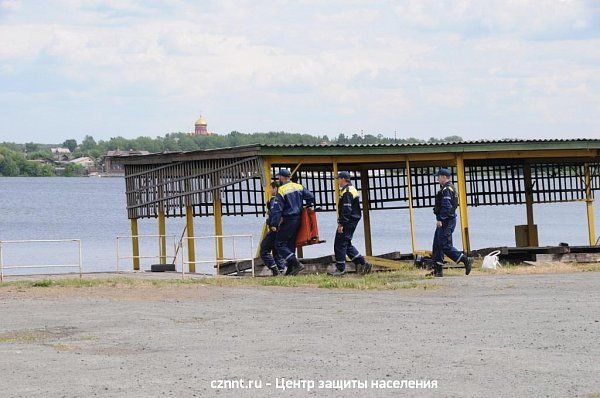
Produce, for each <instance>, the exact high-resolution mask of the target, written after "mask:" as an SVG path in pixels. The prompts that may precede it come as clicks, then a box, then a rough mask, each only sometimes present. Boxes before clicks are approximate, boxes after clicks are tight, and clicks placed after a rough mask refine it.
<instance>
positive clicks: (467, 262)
mask: <svg viewBox="0 0 600 398" xmlns="http://www.w3.org/2000/svg"><path fill="white" fill-rule="evenodd" d="M461 262H462V263H463V264H464V265H465V275H469V274H470V273H471V269H473V257H467V255H464V256H463V258H462V260H461Z"/></svg>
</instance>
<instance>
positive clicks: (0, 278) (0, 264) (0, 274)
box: [0, 239, 83, 282]
mask: <svg viewBox="0 0 600 398" xmlns="http://www.w3.org/2000/svg"><path fill="white" fill-rule="evenodd" d="M61 242H76V243H77V246H78V251H79V261H78V263H77V264H27V265H5V264H4V247H5V245H7V244H22V243H61ZM76 267H77V268H78V269H79V278H81V277H82V273H83V251H82V248H81V239H21V240H0V282H4V270H5V269H31V268H76Z"/></svg>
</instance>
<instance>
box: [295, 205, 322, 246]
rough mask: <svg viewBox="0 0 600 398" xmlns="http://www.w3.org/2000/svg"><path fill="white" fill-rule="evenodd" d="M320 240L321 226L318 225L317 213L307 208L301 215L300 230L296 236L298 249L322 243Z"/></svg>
mask: <svg viewBox="0 0 600 398" xmlns="http://www.w3.org/2000/svg"><path fill="white" fill-rule="evenodd" d="M321 242H323V241H321V240H319V226H318V225H317V213H316V212H315V210H314V209H313V208H312V207H305V208H303V209H302V213H301V214H300V229H298V235H297V236H296V247H302V246H308V245H314V244H317V243H321Z"/></svg>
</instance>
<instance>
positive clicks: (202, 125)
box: [192, 115, 215, 136]
mask: <svg viewBox="0 0 600 398" xmlns="http://www.w3.org/2000/svg"><path fill="white" fill-rule="evenodd" d="M192 135H205V136H209V135H215V133H213V132H211V131H208V124H207V123H206V120H205V119H204V118H203V117H202V115H200V118H199V119H198V120H196V123H195V125H194V132H193V133H192Z"/></svg>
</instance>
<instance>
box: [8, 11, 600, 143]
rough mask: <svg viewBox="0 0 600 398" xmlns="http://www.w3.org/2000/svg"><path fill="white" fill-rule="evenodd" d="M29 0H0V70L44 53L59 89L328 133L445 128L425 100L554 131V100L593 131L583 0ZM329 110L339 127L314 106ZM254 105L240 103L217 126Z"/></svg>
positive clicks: (592, 70) (599, 87)
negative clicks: (3, 12)
mask: <svg viewBox="0 0 600 398" xmlns="http://www.w3.org/2000/svg"><path fill="white" fill-rule="evenodd" d="M32 4H33V3H22V4H19V3H17V2H14V1H8V2H7V1H4V2H2V3H0V7H1V8H3V9H4V8H6V9H10V12H9V13H8V14H7V16H6V18H5V19H4V21H2V20H0V23H1V25H0V67H1V69H0V70H1V71H3V73H6V72H5V71H11V70H12V71H13V72H11V73H13V74H14V70H15V69H16V70H17V72H18V71H19V67H20V66H22V67H25V66H30V67H33V66H37V67H38V68H42V69H43V68H44V65H46V64H51V65H52V68H51V70H52V73H54V74H58V75H59V77H60V78H61V79H64V80H65V81H66V82H67V84H68V82H72V83H73V85H74V86H77V87H76V88H74V87H64V89H62V90H56V94H55V95H56V96H57V97H60V96H64V97H65V98H72V93H73V92H76V93H77V95H78V97H81V96H82V97H85V95H86V93H87V95H88V97H89V98H96V97H98V96H99V95H105V96H110V97H119V96H128V95H131V93H134V94H133V95H136V96H140V97H144V98H145V99H146V100H148V101H153V100H155V101H158V100H160V101H164V100H166V99H167V100H168V99H169V98H171V99H172V100H173V101H183V102H189V103H195V104H198V105H197V106H194V108H195V109H198V108H201V107H202V104H203V103H204V104H206V103H209V104H211V106H213V107H214V109H216V110H217V111H218V112H220V113H221V114H223V115H224V116H225V115H227V114H228V113H229V112H228V111H227V109H225V107H226V106H235V107H238V108H243V107H248V108H252V109H260V110H261V111H262V112H274V113H280V114H284V113H285V114H288V115H289V112H290V109H292V110H293V109H299V110H300V109H301V110H302V113H300V111H298V114H293V112H292V114H291V117H287V119H286V120H285V121H284V123H286V124H285V125H283V126H282V125H273V126H264V125H260V126H258V125H257V126H253V127H251V129H264V128H273V129H277V128H279V127H281V128H288V129H299V128H304V129H306V128H308V129H310V130H309V131H323V130H331V129H337V130H334V131H330V132H331V133H332V134H336V133H337V132H339V131H340V130H345V131H347V130H348V129H349V128H354V126H356V120H358V117H359V115H360V118H361V119H360V120H361V123H365V124H366V125H367V126H369V127H371V128H373V129H379V130H380V131H381V130H383V131H387V132H390V131H394V130H396V129H397V126H398V125H399V124H401V123H403V122H404V121H406V120H409V119H410V120H411V121H412V122H411V123H412V124H411V125H415V123H418V125H419V126H420V127H419V128H422V129H423V131H425V130H426V131H428V132H431V134H433V133H434V132H436V131H439V132H440V134H443V132H444V128H446V126H444V124H443V120H442V121H441V122H440V123H439V124H436V123H437V122H436V121H435V118H432V117H431V115H433V114H439V115H442V116H440V117H439V118H438V119H440V118H441V119H443V115H452V118H455V116H454V115H457V114H458V113H463V114H464V117H465V118H478V119H479V123H480V124H481V123H484V122H485V118H486V117H504V118H506V119H507V120H508V119H511V123H514V122H515V118H516V120H517V122H518V121H519V120H520V121H521V122H522V124H523V125H524V126H525V125H527V124H528V123H531V121H533V120H535V123H542V124H544V123H545V124H546V131H547V132H552V133H553V134H554V133H556V130H555V127H553V126H552V124H553V123H556V121H557V115H559V114H560V118H561V121H563V122H564V121H565V120H569V118H571V119H573V120H575V119H576V118H577V120H586V121H587V122H586V123H587V125H586V128H587V129H588V131H589V132H590V134H592V133H593V131H594V129H595V130H596V131H597V130H598V129H599V128H600V126H599V124H598V123H599V122H598V121H595V120H594V119H593V118H592V117H587V115H589V114H593V113H597V111H599V110H600V94H599V93H600V77H599V76H600V73H599V72H600V67H599V65H598V60H599V59H600V39H599V38H598V37H599V35H598V26H597V22H598V20H599V16H598V9H597V8H593V7H592V6H590V5H589V3H586V2H584V1H562V2H561V1H552V2H548V1H533V0H529V1H508V2H506V1H499V0H498V1H496V0H494V1H489V2H481V1H466V0H461V1H441V2H440V1H416V0H415V1H406V2H402V3H401V5H399V6H397V7H395V8H389V7H387V6H376V5H373V3H371V2H354V3H350V5H348V4H349V3H348V2H341V3H335V2H334V3H327V5H324V4H325V3H319V2H310V1H309V2H304V3H287V2H281V3H280V2H275V3H273V2H258V3H256V2H233V1H225V2H217V1H215V2H207V3H202V4H200V3H195V2H185V1H178V0H171V1H156V2H146V1H144V2H142V1H130V2H126V1H116V0H113V1H81V0H63V1H57V2H56V3H55V4H54V5H55V6H54V7H52V8H50V9H47V8H43V7H36V6H35V5H32ZM43 10H45V11H43ZM43 12H46V14H43ZM582 32H591V33H590V34H588V35H585V34H584V35H582ZM32 65H33V66H32ZM48 73H50V72H48ZM23 84H25V83H23ZM40 90H42V91H44V92H45V90H46V88H40ZM45 93H46V92H45ZM69 93H71V94H69ZM125 93H127V94H125ZM17 94H18V93H14V95H17ZM46 94H47V93H46ZM7 96H8V97H10V93H3V96H2V97H3V98H7ZM19 98H22V97H19ZM244 101H245V102H244ZM248 102H252V104H249V103H248ZM219 109H220V110H219ZM306 112H312V117H307V114H306ZM336 115H339V117H340V120H341V122H340V124H339V127H337V126H336V125H335V123H333V122H325V121H324V120H325V119H331V118H333V119H335V116H336ZM307 118H308V119H309V120H310V124H309V125H307V124H306V123H305V120H306V119H307ZM452 118H450V119H449V123H450V122H451V121H450V120H451V119H452ZM251 120H253V119H252V117H250V116H248V115H244V114H242V115H241V116H240V119H238V120H233V121H231V122H230V124H223V126H222V130H227V129H234V128H237V129H241V127H240V126H241V125H242V126H243V125H248V122H249V121H251ZM273 120H275V121H274V124H276V123H281V120H278V119H277V116H274V117H273ZM415 120H417V122H415ZM367 126H363V127H367ZM500 127H501V126H498V128H500ZM356 128H358V127H356ZM304 131H306V130H304ZM453 131H455V130H453ZM160 133H163V132H160V131H156V134H160ZM468 134H469V132H467V133H466V135H467V136H468ZM473 134H475V133H473ZM472 138H476V137H472Z"/></svg>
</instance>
